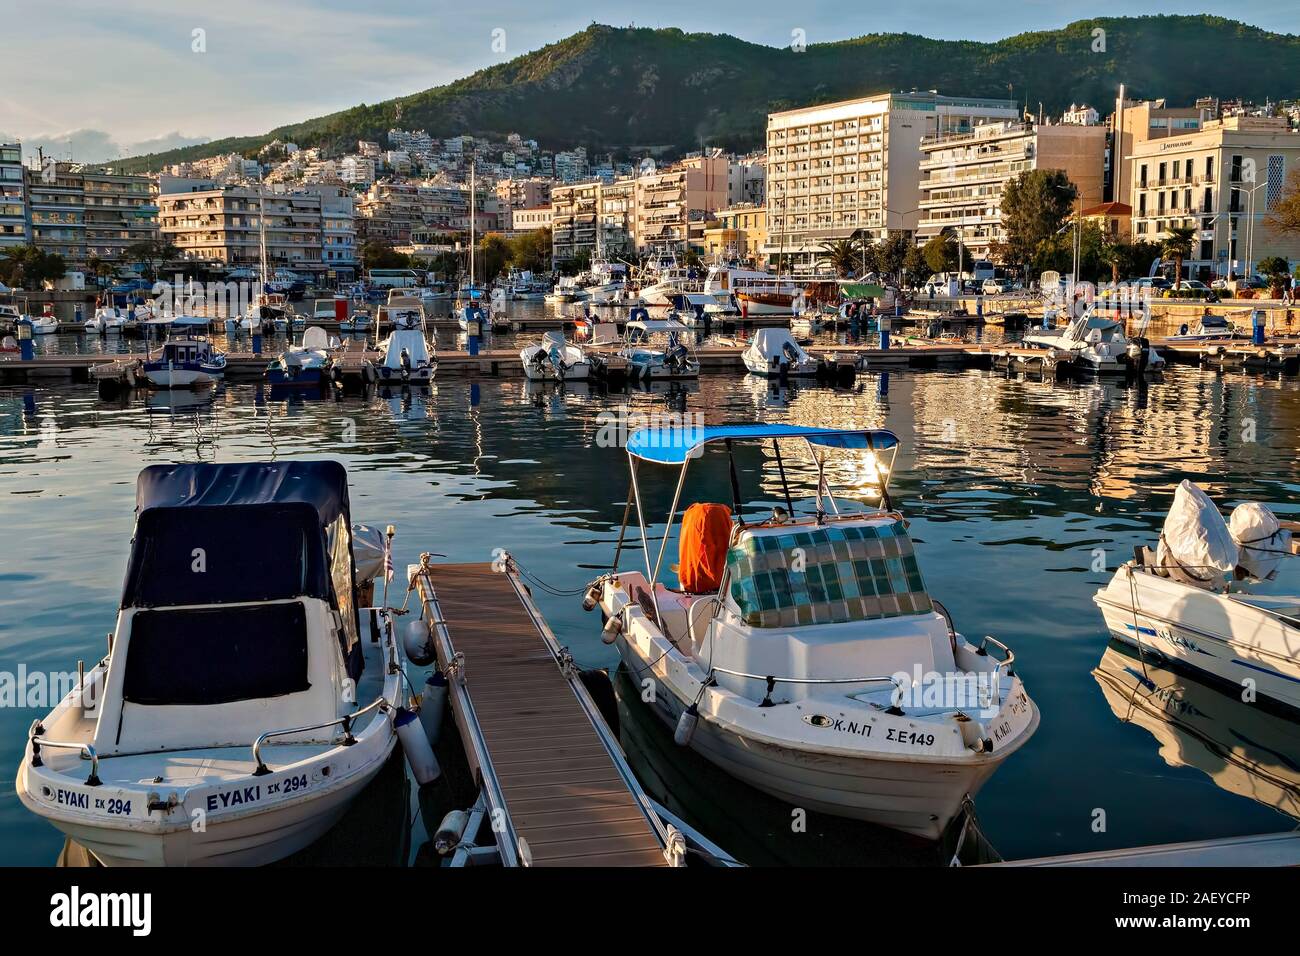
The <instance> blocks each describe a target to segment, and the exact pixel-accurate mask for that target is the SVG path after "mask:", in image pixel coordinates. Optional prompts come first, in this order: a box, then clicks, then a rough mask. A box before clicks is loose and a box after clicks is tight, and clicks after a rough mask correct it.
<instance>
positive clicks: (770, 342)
mask: <svg viewBox="0 0 1300 956" xmlns="http://www.w3.org/2000/svg"><path fill="white" fill-rule="evenodd" d="M786 345H789V346H790V348H791V349H792V350H793V352H794V357H793V358H792V359H791V358H790V356H787V355H786V354H785V346H786ZM750 348H752V349H753V350H754V351H755V352H756V353H758V354H759V355H761V356H763V358H764V359H766V360H767V361H768V362H769V363H770V362H771V361H772V359H773V358H776V357H777V356H780V357H781V358H783V359H787V360H791V361H795V362H803V361H806V360H807V359H808V353H807V352H805V351H804V350H803V348H801V347H800V345H799V343H798V342H796V341H795V340H794V336H792V335H791V334H790V332H789V330H788V329H759V330H758V331H757V332H755V333H754V338H753V340H752V342H751V344H750Z"/></svg>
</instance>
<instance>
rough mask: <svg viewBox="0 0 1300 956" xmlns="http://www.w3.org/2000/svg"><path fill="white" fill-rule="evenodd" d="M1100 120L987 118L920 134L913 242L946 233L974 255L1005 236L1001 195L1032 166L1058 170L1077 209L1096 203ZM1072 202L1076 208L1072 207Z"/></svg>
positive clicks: (1101, 159) (982, 255) (984, 253)
mask: <svg viewBox="0 0 1300 956" xmlns="http://www.w3.org/2000/svg"><path fill="white" fill-rule="evenodd" d="M1106 140H1107V131H1106V128H1105V127H1104V126H1097V125H1080V124H1074V123H1068V124H1064V123H1063V124H1041V123H1039V124H1035V123H1016V122H1005V121H1004V122H997V123H986V124H984V125H983V126H976V127H975V128H974V129H973V130H971V131H970V132H967V133H958V134H948V135H936V136H927V137H925V138H924V139H922V140H921V160H920V164H919V168H920V172H921V184H920V187H921V198H920V202H919V206H920V210H921V213H920V215H921V218H920V220H919V222H918V224H917V240H918V241H920V242H925V241H926V240H929V239H932V238H934V237H935V236H938V235H942V234H945V233H947V234H951V235H953V236H956V237H958V238H959V239H960V241H961V242H962V244H963V245H964V246H965V247H966V248H967V249H968V250H969V251H970V255H971V256H973V257H975V258H978V259H986V258H989V256H990V255H991V250H992V247H993V246H994V245H995V244H996V243H1000V242H1005V241H1006V238H1007V235H1006V230H1005V228H1004V227H1003V225H1002V194H1003V192H1004V191H1005V189H1006V186H1007V183H1009V182H1010V181H1011V180H1013V179H1015V178H1016V177H1017V176H1019V175H1020V174H1021V173H1024V172H1028V171H1030V170H1034V169H1054V170H1061V171H1062V172H1064V173H1065V174H1066V176H1068V177H1069V179H1070V182H1072V183H1073V184H1074V185H1075V188H1076V189H1077V190H1078V191H1079V200H1078V201H1079V202H1080V203H1082V206H1083V207H1092V206H1095V205H1097V204H1098V203H1100V202H1101V199H1102V187H1103V176H1104V168H1105V160H1106ZM1076 208H1078V207H1076Z"/></svg>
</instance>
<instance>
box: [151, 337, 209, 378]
mask: <svg viewBox="0 0 1300 956" xmlns="http://www.w3.org/2000/svg"><path fill="white" fill-rule="evenodd" d="M225 374H226V356H225V353H224V352H220V351H218V350H217V349H216V348H214V347H213V345H212V343H211V342H210V341H208V339H206V338H203V337H200V336H194V337H192V338H180V337H177V338H170V339H168V340H167V341H166V342H164V343H163V346H162V351H160V352H159V353H158V355H157V356H154V355H152V354H150V355H149V356H148V357H147V358H146V359H145V363H144V376H145V378H147V379H148V380H149V384H150V385H155V386H157V387H158V388H191V387H193V386H195V385H206V384H208V383H210V382H216V381H219V380H221V379H222V378H224V377H225Z"/></svg>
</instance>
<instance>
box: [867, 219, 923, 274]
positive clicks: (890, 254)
mask: <svg viewBox="0 0 1300 956" xmlns="http://www.w3.org/2000/svg"><path fill="white" fill-rule="evenodd" d="M876 248H877V253H876V259H877V262H876V265H877V267H878V269H879V271H880V272H882V273H884V274H885V275H890V276H893V277H894V279H895V280H899V279H900V278H901V276H900V274H901V273H902V271H903V267H904V266H905V265H906V264H907V253H908V250H910V249H912V248H914V243H913V242H912V239H911V237H910V236H909V235H908V234H907V233H906V232H899V231H897V230H895V231H892V232H890V233H889V236H888V237H887V238H885V239H883V240H882V241H881V242H880V245H879V246H877V247H876Z"/></svg>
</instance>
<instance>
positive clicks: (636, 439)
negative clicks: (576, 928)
mask: <svg viewBox="0 0 1300 956" xmlns="http://www.w3.org/2000/svg"><path fill="white" fill-rule="evenodd" d="M791 440H801V441H802V442H804V443H806V445H807V448H808V450H809V452H810V454H811V455H812V457H813V463H814V467H815V474H816V475H817V476H818V478H817V488H816V490H815V492H814V494H813V496H812V498H811V509H810V511H809V513H798V512H796V511H795V503H794V500H793V497H792V493H791V489H790V486H789V484H788V483H787V482H786V475H787V471H788V469H786V468H785V467H784V466H782V465H780V463H781V461H782V459H781V457H780V454H781V453H780V448H779V442H781V441H791ZM739 441H770V442H771V443H772V450H773V455H774V456H775V458H776V461H777V463H778V466H779V467H778V473H779V476H780V482H779V483H780V486H781V488H782V490H783V492H784V495H785V500H786V507H785V508H777V509H775V510H774V511H772V512H771V513H770V514H768V515H764V516H761V517H760V516H757V515H750V516H745V515H743V514H742V507H743V506H742V503H741V492H740V489H739V483H738V481H737V479H736V477H735V475H736V466H735V460H734V458H732V457H731V446H732V444H733V443H734V442H739ZM714 443H722V444H724V445H725V446H726V449H727V450H726V456H727V458H728V459H729V460H730V464H731V473H732V476H733V477H732V488H733V497H734V499H735V500H733V503H732V505H731V506H730V508H728V507H727V506H725V505H720V504H702V503H697V504H694V505H692V506H691V507H690V508H688V509H687V510H686V512H685V514H684V515H683V517H682V529H681V533H680V535H679V538H680V542H679V544H680V559H679V563H678V565H677V567H676V570H677V576H678V587H677V588H672V587H670V586H668V585H667V584H665V583H664V582H663V581H662V580H661V578H660V572H661V570H662V569H663V564H664V556H665V553H666V551H667V548H668V543H669V540H670V534H671V531H672V524H673V519H674V518H675V517H676V516H677V514H678V508H679V506H680V505H682V504H683V500H682V489H683V486H684V484H685V477H686V470H687V466H688V465H689V463H690V461H691V459H693V458H697V457H700V456H701V455H702V454H703V453H704V452H705V450H706V448H707V446H709V445H711V444H714ZM897 447H898V439H897V438H896V437H895V436H894V435H893V434H892V433H891V432H888V431H884V430H863V429H848V430H840V429H830V428H810V427H800V426H795V425H779V424H778V425H728V426H702V427H694V428H691V427H686V428H673V429H655V428H649V429H641V430H638V431H636V432H634V433H633V434H632V435H631V436H630V437H629V439H628V440H627V451H628V458H629V464H630V467H631V478H632V483H631V484H632V486H631V490H630V492H629V500H630V501H632V502H633V505H634V507H635V514H636V515H637V516H638V519H639V522H640V525H641V527H640V534H641V545H642V550H643V553H644V556H645V570H644V572H642V571H639V570H637V571H632V570H618V569H617V568H615V570H614V571H612V572H610V573H608V574H605V575H602V576H601V577H600V578H598V579H597V580H596V581H595V582H593V584H592V586H591V588H590V589H589V590H588V592H587V596H586V599H585V600H584V606H599V607H600V609H601V611H602V614H603V616H604V618H605V620H606V624H605V630H604V637H605V640H606V641H607V642H614V643H616V644H617V645H618V649H619V652H620V654H621V656H622V658H623V661H624V663H625V665H626V666H627V668H628V669H629V671H630V672H631V675H632V677H633V681H634V683H636V684H642V686H653V687H654V688H655V693H654V694H653V696H652V697H651V698H650V699H649V705H650V706H651V707H653V708H654V711H655V712H656V713H657V714H658V715H659V716H660V717H662V718H663V719H664V720H665V721H666V722H668V723H669V724H670V725H676V727H677V732H676V739H677V742H678V743H679V744H682V745H689V746H690V747H692V748H693V749H694V750H696V751H697V752H698V753H700V754H701V755H702V756H704V757H705V758H706V759H708V760H710V761H712V762H713V763H715V764H716V765H718V766H719V767H721V768H722V769H724V770H726V771H727V772H729V773H731V774H732V775H733V776H735V777H738V778H739V779H741V780H743V781H745V782H746V783H748V784H750V785H751V786H753V787H756V788H758V789H759V790H762V791H764V792H766V793H768V794H771V795H772V796H774V797H777V798H778V799H781V800H785V801H787V802H789V803H791V804H793V805H794V806H796V807H800V808H804V809H808V810H815V811H819V812H824V813H830V814H835V815H837V816H844V817H852V818H856V819H861V820H867V821H870V822H872V823H876V824H881V825H884V826H889V827H894V828H896V829H899V830H904V831H907V832H909V833H913V834H916V835H918V836H921V837H925V838H928V839H937V838H938V837H939V836H940V835H941V834H942V833H943V831H944V829H945V828H946V826H947V824H948V823H949V822H950V821H951V820H952V819H954V817H956V816H957V815H958V814H959V813H960V812H961V809H962V807H963V806H964V805H965V803H966V801H967V799H968V798H969V797H973V796H974V795H975V793H976V792H977V791H978V790H979V788H980V786H981V785H982V784H983V783H984V782H985V781H986V780H988V778H989V777H990V776H991V775H992V774H993V772H994V771H995V770H996V769H997V768H998V767H999V766H1000V765H1001V764H1002V762H1003V761H1005V760H1006V759H1007V758H1008V757H1009V756H1010V755H1011V754H1013V753H1015V752H1016V751H1017V750H1018V749H1020V747H1022V746H1023V745H1024V744H1025V742H1026V741H1028V740H1029V738H1030V737H1031V736H1032V735H1033V733H1034V731H1035V730H1036V729H1037V726H1038V721H1039V714H1038V708H1037V707H1036V706H1035V704H1034V703H1033V702H1032V701H1031V700H1030V699H1029V697H1028V695H1027V694H1026V692H1025V690H1024V687H1023V685H1022V684H1021V680H1020V677H1019V675H1018V674H1017V673H1016V672H1015V668H1014V660H1015V658H1014V655H1013V654H1012V653H1011V652H1010V650H1009V649H1007V648H1006V646H1005V645H1003V644H1001V642H999V641H995V640H993V639H992V638H985V639H984V640H983V641H981V642H978V643H971V642H969V641H967V640H966V639H965V638H964V637H963V636H962V635H961V634H960V633H958V632H957V631H955V630H954V629H953V627H952V623H951V621H950V619H949V617H948V615H947V612H946V611H944V610H943V608H942V606H941V605H938V604H937V603H936V602H934V601H933V600H932V599H931V597H930V595H929V593H928V591H927V590H926V588H925V585H924V583H923V581H922V578H921V573H920V570H919V568H918V566H917V562H916V557H915V555H914V552H913V546H912V541H911V538H910V537H909V536H908V533H907V528H906V523H905V521H904V519H903V517H902V515H900V514H899V513H898V512H896V511H895V510H893V507H892V505H891V503H890V499H889V495H888V479H889V476H890V473H891V471H892V469H893V464H894V458H895V455H896V453H897ZM833 449H839V450H843V451H846V452H849V453H852V454H854V455H855V456H861V458H862V461H861V466H860V467H859V463H858V462H854V463H853V465H852V466H851V473H852V474H854V475H855V476H861V475H868V476H870V478H869V480H871V481H872V482H873V483H874V484H875V486H876V487H877V488H878V490H879V493H880V506H879V508H876V509H870V510H865V511H856V512H850V511H848V510H846V509H844V508H843V507H842V506H843V504H844V502H843V501H842V500H840V499H837V498H836V497H835V496H833V495H832V493H831V491H830V488H829V485H828V484H827V481H826V479H825V465H826V459H827V457H828V453H829V452H830V451H831V450H833ZM646 464H662V465H671V466H674V467H676V468H680V469H681V473H680V475H679V477H678V478H677V483H676V489H677V490H676V493H675V494H674V497H673V503H672V506H671V509H670V511H669V518H668V527H667V528H666V529H664V530H663V531H660V529H658V528H657V527H656V528H655V529H654V532H653V533H654V535H655V536H656V537H658V536H660V535H662V539H661V544H660V545H659V547H658V550H657V556H656V551H655V549H654V548H652V547H651V545H650V543H649V542H650V541H651V538H650V532H649V531H648V530H647V521H649V520H650V519H649V518H647V516H646V515H645V513H644V505H643V503H644V499H645V491H644V481H645V477H644V474H643V472H644V470H645V465H646ZM774 480H775V476H774ZM807 500H808V499H803V500H802V501H801V504H802V503H803V502H804V501H807ZM631 510H632V509H631V508H629V511H631ZM992 649H996V650H997V655H996V656H995V655H994V654H993V653H990V651H991V650H992Z"/></svg>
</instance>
